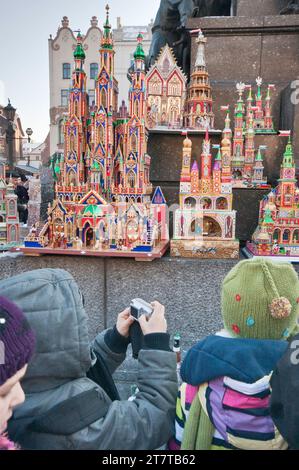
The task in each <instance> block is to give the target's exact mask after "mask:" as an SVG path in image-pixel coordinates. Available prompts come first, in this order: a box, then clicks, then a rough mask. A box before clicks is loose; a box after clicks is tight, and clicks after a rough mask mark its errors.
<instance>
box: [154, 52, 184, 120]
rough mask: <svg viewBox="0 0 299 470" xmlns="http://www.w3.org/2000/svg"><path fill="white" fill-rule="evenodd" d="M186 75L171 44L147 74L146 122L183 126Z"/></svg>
mask: <svg viewBox="0 0 299 470" xmlns="http://www.w3.org/2000/svg"><path fill="white" fill-rule="evenodd" d="M186 88H187V77H186V76H185V75H184V73H183V72H182V70H181V69H180V67H179V66H178V65H177V62H176V58H175V56H174V53H173V51H172V49H170V47H169V46H168V45H166V46H165V47H163V49H162V50H161V53H160V55H159V57H158V59H157V61H156V62H155V64H154V65H153V66H152V67H151V69H150V70H149V72H148V73H147V75H146V89H147V123H148V127H149V128H154V127H157V126H168V127H172V128H175V127H177V128H179V127H182V125H183V112H184V106H185V100H186Z"/></svg>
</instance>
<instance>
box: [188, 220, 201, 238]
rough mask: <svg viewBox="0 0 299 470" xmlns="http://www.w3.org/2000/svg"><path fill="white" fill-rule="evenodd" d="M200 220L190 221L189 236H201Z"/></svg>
mask: <svg viewBox="0 0 299 470" xmlns="http://www.w3.org/2000/svg"><path fill="white" fill-rule="evenodd" d="M202 229H203V225H202V219H201V218H196V219H194V220H192V222H191V226H190V235H197V236H199V235H202Z"/></svg>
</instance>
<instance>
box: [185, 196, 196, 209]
mask: <svg viewBox="0 0 299 470" xmlns="http://www.w3.org/2000/svg"><path fill="white" fill-rule="evenodd" d="M185 205H186V206H191V207H195V206H196V199H194V197H187V198H186V199H185Z"/></svg>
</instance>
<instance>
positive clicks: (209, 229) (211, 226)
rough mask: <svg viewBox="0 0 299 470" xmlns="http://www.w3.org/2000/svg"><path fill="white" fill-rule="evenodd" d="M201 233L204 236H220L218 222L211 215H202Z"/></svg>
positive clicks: (220, 231)
mask: <svg viewBox="0 0 299 470" xmlns="http://www.w3.org/2000/svg"><path fill="white" fill-rule="evenodd" d="M203 234H204V236H205V237H209V238H214V237H221V236H222V230H221V227H220V225H219V223H218V222H217V221H216V220H214V219H212V217H204V219H203Z"/></svg>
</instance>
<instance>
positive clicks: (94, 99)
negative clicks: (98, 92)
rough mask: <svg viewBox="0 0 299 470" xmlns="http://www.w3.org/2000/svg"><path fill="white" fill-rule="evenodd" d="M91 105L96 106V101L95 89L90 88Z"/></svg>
mask: <svg viewBox="0 0 299 470" xmlns="http://www.w3.org/2000/svg"><path fill="white" fill-rule="evenodd" d="M88 98H89V106H94V105H95V102H96V96H95V90H88Z"/></svg>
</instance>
